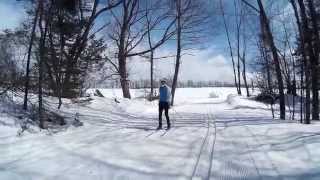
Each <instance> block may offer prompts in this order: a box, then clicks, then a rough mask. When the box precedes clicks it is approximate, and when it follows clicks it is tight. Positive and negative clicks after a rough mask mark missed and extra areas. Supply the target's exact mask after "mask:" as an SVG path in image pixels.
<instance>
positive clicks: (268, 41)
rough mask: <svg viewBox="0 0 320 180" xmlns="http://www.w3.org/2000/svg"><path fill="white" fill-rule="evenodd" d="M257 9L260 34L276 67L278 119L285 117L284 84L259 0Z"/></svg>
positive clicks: (272, 40) (270, 33) (277, 57)
mask: <svg viewBox="0 0 320 180" xmlns="http://www.w3.org/2000/svg"><path fill="white" fill-rule="evenodd" d="M257 2H258V5H259V9H260V21H261V25H262V27H261V28H262V34H264V35H265V38H266V39H265V43H266V44H268V46H270V50H271V52H272V56H273V60H274V64H275V67H276V74H277V80H278V88H279V100H280V119H285V117H286V107H285V97H284V86H283V79H282V73H281V67H280V60H279V56H278V53H277V48H276V46H275V43H274V39H273V35H272V32H271V29H270V24H269V20H268V18H267V15H266V13H265V10H264V7H263V5H262V2H261V0H257Z"/></svg>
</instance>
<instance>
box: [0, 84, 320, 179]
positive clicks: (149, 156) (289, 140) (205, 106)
mask: <svg viewBox="0 0 320 180" xmlns="http://www.w3.org/2000/svg"><path fill="white" fill-rule="evenodd" d="M91 91H93V90H91ZM101 92H102V93H103V94H104V95H105V96H106V98H99V97H94V100H93V101H92V102H91V103H88V104H75V103H71V102H69V101H66V104H65V105H63V107H62V110H61V112H62V113H64V114H65V115H66V116H67V117H69V118H70V119H72V118H74V116H75V113H79V119H80V121H82V122H83V123H84V126H81V127H77V128H76V127H72V126H70V127H68V128H66V129H64V130H61V131H59V132H57V133H54V132H52V131H41V132H35V133H31V132H25V133H24V134H23V135H22V136H16V134H17V131H18V128H17V126H15V124H14V123H13V122H14V119H13V118H12V117H11V116H10V115H8V114H7V113H5V112H2V113H0V115H1V116H0V140H1V142H0V179H1V180H2V179H4V180H7V179H8V180H20V179H21V180H28V179H30V180H44V179H46V180H51V179H52V180H56V179H59V180H75V179H77V180H88V179H108V180H112V179H115V180H116V179H119V180H126V179H128V180H129V179H133V180H136V179H147V180H150V179H163V180H167V179H204V180H205V179H214V180H216V179H222V180H223V179H232V180H236V179H249V180H255V179H257V180H258V179H271V180H273V179H314V180H316V179H320V138H319V136H320V133H319V132H320V124H319V123H314V124H312V125H301V124H298V123H296V122H293V121H280V120H272V119H271V112H270V110H269V107H268V106H267V105H265V104H262V103H258V102H255V101H252V100H249V99H247V98H245V97H241V96H237V95H234V94H235V90H234V89H232V88H199V89H197V88H186V89H178V90H177V92H176V93H177V94H176V105H175V106H173V107H172V108H171V109H170V117H171V121H172V124H173V127H172V129H171V130H169V131H165V130H160V131H155V128H156V127H157V123H158V120H157V116H158V114H157V108H158V107H157V102H149V101H146V100H144V99H143V98H141V96H144V95H145V94H146V91H144V90H132V93H133V97H134V98H133V99H132V100H127V99H123V98H121V91H120V90H119V89H114V90H112V89H103V90H101ZM212 92H214V94H216V95H217V97H215V98H210V93H212ZM114 98H117V99H118V100H119V101H120V103H116V102H115V101H114ZM163 124H164V127H166V123H165V120H164V118H163Z"/></svg>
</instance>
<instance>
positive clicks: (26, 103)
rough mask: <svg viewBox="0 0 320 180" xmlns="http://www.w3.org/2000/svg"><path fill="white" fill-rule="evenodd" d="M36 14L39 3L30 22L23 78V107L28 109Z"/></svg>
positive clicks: (37, 13) (37, 14)
mask: <svg viewBox="0 0 320 180" xmlns="http://www.w3.org/2000/svg"><path fill="white" fill-rule="evenodd" d="M38 16H39V5H38V7H37V10H36V14H35V16H34V20H33V24H32V30H31V38H30V42H29V48H28V57H27V67H26V79H25V89H24V101H23V109H24V110H27V109H28V93H29V81H30V77H29V74H30V60H31V53H32V45H33V41H34V37H35V31H36V27H37V22H38Z"/></svg>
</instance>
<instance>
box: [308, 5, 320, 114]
mask: <svg viewBox="0 0 320 180" xmlns="http://www.w3.org/2000/svg"><path fill="white" fill-rule="evenodd" d="M308 7H309V11H310V17H311V24H312V30H313V31H312V34H313V36H314V41H315V42H314V43H313V42H311V43H310V45H311V44H312V46H313V52H314V53H313V57H312V60H311V63H312V66H311V68H312V69H311V73H312V76H311V79H312V119H313V120H319V84H318V79H319V77H318V70H319V49H320V37H319V28H318V17H317V12H316V9H315V7H314V4H313V1H312V0H308Z"/></svg>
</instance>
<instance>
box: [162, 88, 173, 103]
mask: <svg viewBox="0 0 320 180" xmlns="http://www.w3.org/2000/svg"><path fill="white" fill-rule="evenodd" d="M170 98H171V90H170V88H169V87H168V86H167V85H163V86H160V88H159V102H168V103H169V102H170Z"/></svg>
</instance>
